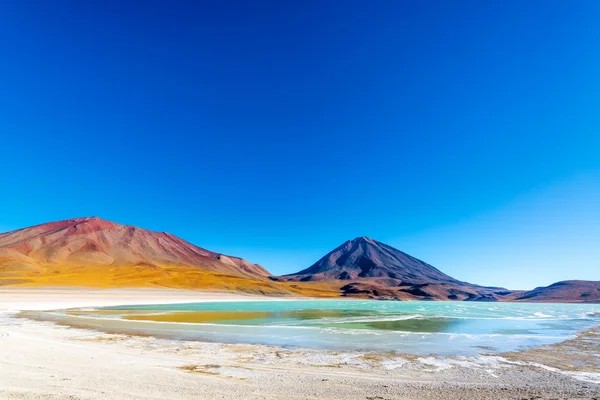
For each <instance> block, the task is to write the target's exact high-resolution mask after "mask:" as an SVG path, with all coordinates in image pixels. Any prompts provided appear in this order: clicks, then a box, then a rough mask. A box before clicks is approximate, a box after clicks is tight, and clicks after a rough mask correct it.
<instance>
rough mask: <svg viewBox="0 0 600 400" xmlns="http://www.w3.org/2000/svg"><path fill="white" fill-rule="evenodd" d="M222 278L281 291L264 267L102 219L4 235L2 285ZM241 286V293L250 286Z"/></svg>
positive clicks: (181, 282) (0, 239)
mask: <svg viewBox="0 0 600 400" xmlns="http://www.w3.org/2000/svg"><path fill="white" fill-rule="evenodd" d="M217 275H219V276H221V278H222V280H227V279H228V280H229V281H232V280H235V279H237V280H240V279H241V280H244V279H247V280H253V281H261V282H264V284H265V285H266V286H268V287H269V288H274V287H275V285H273V283H272V282H269V281H268V280H267V279H266V277H267V276H268V275H269V273H268V272H267V271H266V270H265V269H264V268H262V267H261V266H260V265H257V264H252V263H250V262H248V261H246V260H243V259H241V258H239V257H232V256H226V255H224V254H219V253H214V252H212V251H209V250H206V249H203V248H200V247H198V246H195V245H193V244H191V243H188V242H186V241H185V240H182V239H180V238H178V237H176V236H173V235H171V234H169V233H164V232H153V231H149V230H146V229H141V228H137V227H133V226H128V225H121V224H117V223H114V222H110V221H106V220H102V219H100V218H97V217H91V218H76V219H71V220H65V221H59V222H50V223H46V224H42V225H37V226H33V227H29V228H25V229H20V230H17V231H13V232H8V233H4V234H0V284H2V283H3V284H30V283H36V284H74V285H78V284H82V283H83V284H89V285H92V286H124V285H146V284H156V285H164V286H185V287H194V286H195V285H199V286H200V287H202V286H205V285H206V284H208V283H210V282H212V281H215V280H218V279H217V277H216V276H217ZM223 277H229V278H227V279H225V278H223ZM209 278H210V279H209ZM207 279H208V281H207ZM209 281H210V282H209ZM213 283H214V284H217V283H215V282H213ZM235 284H236V285H237V284H239V285H240V288H241V289H244V285H246V283H239V282H238V283H235ZM229 289H231V288H229ZM233 289H235V288H233ZM277 290H280V289H277Z"/></svg>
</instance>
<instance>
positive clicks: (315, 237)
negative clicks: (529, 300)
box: [0, 0, 600, 289]
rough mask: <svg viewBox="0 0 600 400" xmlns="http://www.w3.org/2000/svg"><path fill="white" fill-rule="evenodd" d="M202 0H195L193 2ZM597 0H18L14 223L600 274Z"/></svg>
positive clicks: (547, 278)
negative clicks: (88, 222) (93, 226)
mask: <svg viewBox="0 0 600 400" xmlns="http://www.w3.org/2000/svg"><path fill="white" fill-rule="evenodd" d="M192 3H196V4H192ZM599 20H600V2H598V1H596V0H588V1H586V0H581V1H576V2H565V1H549V0H544V1H479V0H478V1H453V2H447V1H419V2H414V1H413V2H408V1H406V2H402V1H343V2H342V1H324V0H319V1H297V2H280V1H240V2H227V1H215V2H188V1H183V2H175V1H159V2H156V1H139V2H132V1H114V2H113V1H101V2H100V1H99V2H94V1H85V2H82V1H75V0H74V1H63V0H58V1H49V0H48V1H27V0H14V1H10V0H9V1H4V2H3V3H2V5H1V6H0V52H1V53H0V54H1V58H0V74H1V76H2V78H1V79H0V149H1V156H0V167H1V169H2V175H1V176H2V178H1V179H2V185H0V188H1V189H0V190H1V192H0V230H2V231H5V230H11V229H17V228H21V227H24V226H29V225H34V224H38V223H43V222H47V221H54V220H60V219H67V218H71V217H79V216H92V215H97V216H100V217H102V218H105V219H109V220H113V221H116V222H121V223H126V224H131V225H137V226H141V227H144V228H148V229H153V230H159V231H169V232H171V233H173V234H176V235H178V236H181V237H183V238H185V239H187V240H189V241H191V242H192V243H195V244H197V245H200V246H203V247H206V248H208V249H211V250H214V251H220V252H224V253H229V254H234V255H239V256H242V257H244V258H247V259H249V260H250V261H252V262H258V263H261V264H263V265H264V266H265V267H267V268H268V269H269V270H270V271H271V272H272V273H274V274H282V273H291V272H295V271H297V270H300V269H302V268H305V267H308V266H309V265H310V264H312V263H313V262H314V261H316V260H317V259H318V258H319V257H320V256H322V255H324V254H325V253H326V252H327V251H329V250H331V249H332V248H333V247H335V246H337V245H339V244H340V243H342V242H343V241H345V240H347V239H351V238H354V237H357V236H369V237H372V238H374V239H377V240H380V241H383V242H386V243H388V244H390V245H393V246H395V247H397V248H399V249H401V250H404V251H406V252H408V253H410V254H412V255H414V256H416V257H418V258H421V259H423V260H425V261H427V262H429V263H431V264H433V265H435V266H437V267H438V268H440V269H441V270H443V271H444V272H446V273H448V274H450V275H453V276H455V277H456V278H459V279H463V280H467V281H472V282H474V283H480V284H489V285H500V286H505V287H510V288H515V289H526V288H532V287H535V286H538V285H546V284H550V283H552V282H555V281H558V280H564V279H575V278H579V279H592V280H600V72H599V71H600V24H599V23H598V21H599Z"/></svg>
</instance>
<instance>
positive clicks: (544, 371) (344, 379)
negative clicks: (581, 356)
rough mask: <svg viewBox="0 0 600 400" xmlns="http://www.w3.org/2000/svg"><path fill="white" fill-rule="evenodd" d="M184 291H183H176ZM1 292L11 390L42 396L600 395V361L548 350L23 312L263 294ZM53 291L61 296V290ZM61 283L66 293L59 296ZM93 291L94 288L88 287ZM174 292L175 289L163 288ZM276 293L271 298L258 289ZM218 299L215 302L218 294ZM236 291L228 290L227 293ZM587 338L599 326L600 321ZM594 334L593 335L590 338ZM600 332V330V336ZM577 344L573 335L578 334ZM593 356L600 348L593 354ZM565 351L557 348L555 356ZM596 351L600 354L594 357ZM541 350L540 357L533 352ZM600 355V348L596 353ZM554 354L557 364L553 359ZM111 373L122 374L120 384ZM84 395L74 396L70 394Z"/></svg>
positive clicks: (6, 391) (2, 339)
mask: <svg viewBox="0 0 600 400" xmlns="http://www.w3.org/2000/svg"><path fill="white" fill-rule="evenodd" d="M172 292H173V293H172ZM8 293H9V292H8V291H6V290H5V289H3V290H0V310H3V311H0V318H1V319H2V323H1V325H0V397H2V398H8V399H27V400H29V399H38V398H42V397H43V395H49V396H53V397H52V398H53V399H60V400H62V399H68V398H71V399H73V398H74V399H87V400H96V399H104V398H111V399H123V400H124V399H140V400H141V399H149V398H176V399H192V398H225V399H277V398H296V399H308V398H324V399H337V398H347V399H357V400H358V399H361V400H366V399H419V400H427V399H512V398H519V399H521V398H532V397H535V396H537V397H536V398H572V399H591V398H594V397H598V396H599V395H600V371H598V372H594V371H593V369H592V370H587V371H578V370H565V369H560V368H558V367H560V366H556V365H554V364H552V361H553V359H558V358H559V357H556V353H557V352H558V353H559V354H563V353H564V351H565V348H566V347H565V346H563V347H557V348H556V350H555V351H554V350H553V349H552V346H549V347H550V348H549V349H547V350H545V351H546V354H544V355H539V354H535V358H532V357H531V355H528V354H527V353H526V352H524V353H522V354H523V356H522V357H521V358H519V357H520V356H519V354H521V353H520V352H517V353H516V355H515V354H512V355H511V356H510V357H506V358H505V357H501V356H498V355H493V356H479V357H436V356H410V355H397V354H385V353H373V352H334V351H318V350H307V349H287V348H282V347H277V346H264V345H246V344H222V343H201V342H179V341H176V340H169V339H158V338H154V337H140V336H130V335H122V334H107V333H101V332H97V331H92V330H88V329H80V328H69V327H65V326H59V325H56V324H54V323H49V322H40V321H33V320H29V319H23V318H15V313H16V312H17V311H18V310H19V309H23V310H24V309H37V310H39V309H49V308H60V307H48V306H49V305H52V306H60V305H63V306H65V307H64V308H66V307H86V306H87V307H101V306H106V305H117V303H120V305H122V304H123V303H129V304H142V303H143V302H146V301H147V302H148V303H146V304H157V303H158V302H159V301H157V300H164V302H165V303H167V302H169V301H170V302H171V303H172V302H174V301H175V302H179V301H180V300H181V302H189V301H239V300H240V298H243V299H247V300H248V301H252V300H253V299H255V297H253V296H243V295H242V296H240V295H235V294H232V295H229V294H223V293H202V292H199V293H198V292H192V293H189V292H185V293H182V292H177V291H168V290H167V291H158V292H154V291H150V292H148V291H140V290H132V291H130V290H126V289H124V290H119V291H118V292H114V291H112V292H111V291H100V292H96V293H90V292H89V291H87V292H86V290H69V292H65V291H60V290H58V289H57V291H55V292H53V291H52V290H46V291H39V290H34V289H32V290H30V291H29V290H27V291H24V292H21V294H18V293H16V292H15V291H13V292H12V293H13V296H7V295H8ZM49 293H50V294H49ZM52 293H54V294H52ZM86 293H87V294H86ZM161 294H162V296H163V297H160V296H161ZM256 297H257V298H259V299H261V300H264V297H260V296H256ZM209 299H210V300H209ZM225 299H228V300H225ZM586 334H587V335H588V336H587V339H588V341H589V338H590V337H591V338H592V339H593V338H595V337H596V335H599V334H600V332H598V329H597V328H594V329H592V330H591V331H590V332H588V333H586ZM590 335H592V336H590ZM598 337H600V336H598ZM569 345H570V346H569V347H572V345H573V343H570V344H569ZM580 350H581V351H587V352H593V351H594V347H593V346H592V347H590V346H589V345H585V346H581V349H580ZM588 355H589V354H588ZM553 357H554V358H553ZM590 357H591V356H590ZM533 359H535V360H537V363H536V362H534V361H532V360H533ZM592 359H593V358H592ZM545 361H549V365H545V364H544V362H545ZM109 382H110V383H109ZM69 396H72V397H69Z"/></svg>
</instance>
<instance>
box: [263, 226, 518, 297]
mask: <svg viewBox="0 0 600 400" xmlns="http://www.w3.org/2000/svg"><path fill="white" fill-rule="evenodd" d="M272 279H274V280H278V281H288V282H289V281H293V282H328V283H329V284H330V285H332V286H336V287H338V288H339V290H340V291H341V292H342V294H343V295H344V296H349V297H367V298H379V299H398V300H415V299H418V300H472V301H496V300H499V299H501V297H502V296H504V295H506V294H508V293H510V291H508V290H507V289H504V288H494V287H483V286H478V285H474V284H471V283H467V282H462V281H459V280H458V279H455V278H453V277H451V276H449V275H446V274H444V273H443V272H441V271H440V270H438V269H437V268H435V267H433V266H431V265H429V264H427V263H425V262H423V261H421V260H419V259H417V258H415V257H412V256H410V255H408V254H406V253H403V252H402V251H400V250H398V249H395V248H393V247H391V246H389V245H387V244H384V243H381V242H378V241H376V240H373V239H370V238H367V237H358V238H356V239H354V240H349V241H347V242H345V243H343V244H342V245H340V246H339V247H337V248H335V249H334V250H332V251H331V252H329V253H328V254H326V255H325V256H324V257H323V258H321V259H320V260H319V261H317V262H316V263H315V264H313V265H312V266H310V267H309V268H307V269H305V270H302V271H300V272H297V273H295V274H290V275H285V276H281V277H275V278H272Z"/></svg>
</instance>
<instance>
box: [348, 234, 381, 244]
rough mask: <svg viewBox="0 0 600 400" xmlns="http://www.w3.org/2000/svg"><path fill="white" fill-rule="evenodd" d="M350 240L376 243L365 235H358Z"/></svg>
mask: <svg viewBox="0 0 600 400" xmlns="http://www.w3.org/2000/svg"><path fill="white" fill-rule="evenodd" d="M351 242H354V243H361V242H367V243H372V244H376V243H377V241H376V240H373V239H371V238H370V237H367V236H358V237H357V238H354V239H353V240H351Z"/></svg>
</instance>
